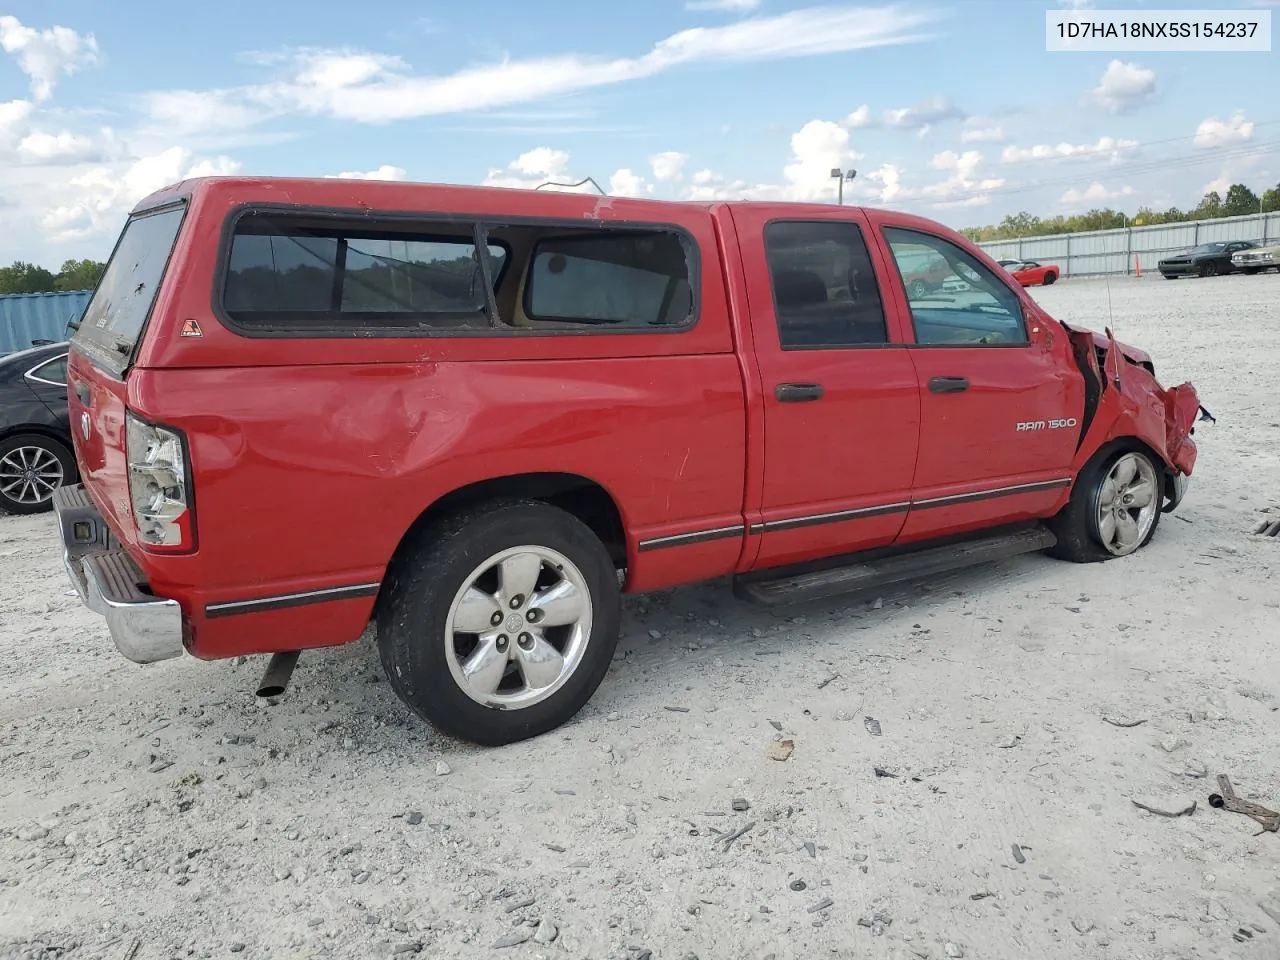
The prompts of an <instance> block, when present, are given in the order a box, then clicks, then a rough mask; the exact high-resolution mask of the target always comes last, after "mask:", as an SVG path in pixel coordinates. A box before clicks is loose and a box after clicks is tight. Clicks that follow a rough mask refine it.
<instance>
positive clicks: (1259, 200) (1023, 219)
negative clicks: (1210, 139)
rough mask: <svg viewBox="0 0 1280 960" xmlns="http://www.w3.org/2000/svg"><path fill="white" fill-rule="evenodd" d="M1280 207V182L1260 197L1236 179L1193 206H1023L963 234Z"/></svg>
mask: <svg viewBox="0 0 1280 960" xmlns="http://www.w3.org/2000/svg"><path fill="white" fill-rule="evenodd" d="M1277 210H1280V183H1277V184H1276V185H1275V186H1274V187H1272V188H1271V189H1270V190H1267V191H1265V192H1264V193H1263V194H1262V196H1261V197H1259V196H1258V195H1257V194H1256V193H1254V192H1253V191H1252V190H1250V189H1249V188H1248V187H1247V186H1245V185H1244V184H1243V183H1233V184H1232V185H1231V187H1230V189H1228V190H1227V195H1226V196H1225V197H1223V196H1222V195H1220V194H1219V193H1218V191H1217V190H1211V191H1209V192H1208V193H1206V194H1205V195H1204V196H1203V197H1202V198H1201V199H1200V203H1199V204H1198V205H1197V206H1195V207H1194V208H1193V209H1191V210H1180V209H1179V208H1177V207H1170V208H1169V209H1168V210H1153V209H1152V208H1151V207H1140V208H1139V209H1138V210H1137V212H1135V213H1133V214H1126V213H1124V212H1122V211H1120V210H1112V209H1110V208H1105V209H1095V210H1090V211H1089V212H1088V213H1078V214H1074V215H1073V216H1069V217H1064V216H1061V215H1059V216H1056V217H1037V216H1036V215H1035V214H1033V213H1028V212H1027V211H1025V210H1023V211H1022V212H1020V213H1011V214H1009V215H1008V216H1006V217H1005V218H1004V219H1003V220H1001V221H1000V222H999V223H997V224H993V225H991V226H986V227H964V228H963V229H961V230H960V232H961V233H962V234H964V235H965V236H966V237H968V238H969V239H970V240H973V241H975V242H979V243H981V242H985V241H988V240H1016V239H1018V238H1019V237H1041V236H1045V235H1047V234H1055V233H1085V232H1088V231H1090V230H1116V229H1120V228H1123V227H1139V226H1147V225H1150V224H1153V223H1187V222H1190V221H1192V220H1212V219H1214V218H1216V217H1239V216H1245V215H1246V214H1250V213H1270V212H1273V211H1277Z"/></svg>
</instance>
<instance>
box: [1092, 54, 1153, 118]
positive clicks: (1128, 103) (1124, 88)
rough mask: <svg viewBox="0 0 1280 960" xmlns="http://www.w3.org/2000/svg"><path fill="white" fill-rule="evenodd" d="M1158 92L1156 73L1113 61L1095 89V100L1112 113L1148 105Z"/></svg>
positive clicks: (1131, 64) (1132, 64)
mask: <svg viewBox="0 0 1280 960" xmlns="http://www.w3.org/2000/svg"><path fill="white" fill-rule="evenodd" d="M1155 92H1156V72H1155V71H1154V70H1148V69H1147V68H1145V67H1140V66H1138V65H1137V64H1136V63H1124V62H1122V61H1120V60H1112V61H1111V62H1110V63H1108V64H1107V69H1106V70H1104V71H1103V72H1102V79H1101V80H1099V81H1098V85H1097V86H1096V87H1094V89H1093V99H1094V100H1095V101H1096V102H1097V103H1099V104H1101V105H1102V106H1103V107H1105V108H1106V109H1107V110H1109V111H1111V112H1112V113H1124V112H1126V111H1128V110H1133V109H1136V108H1137V107H1139V106H1141V105H1142V104H1144V103H1146V102H1147V101H1148V100H1150V99H1151V97H1152V96H1153V95H1154V94H1155Z"/></svg>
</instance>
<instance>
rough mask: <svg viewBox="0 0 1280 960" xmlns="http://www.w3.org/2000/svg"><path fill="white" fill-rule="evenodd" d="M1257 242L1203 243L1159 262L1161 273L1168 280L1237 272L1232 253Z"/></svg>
mask: <svg viewBox="0 0 1280 960" xmlns="http://www.w3.org/2000/svg"><path fill="white" fill-rule="evenodd" d="M1255 246H1257V244H1253V243H1250V242H1249V241H1248V240H1229V241H1225V242H1223V241H1219V242H1217V243H1202V244H1200V245H1199V246H1198V247H1192V248H1191V249H1190V250H1188V251H1187V252H1186V253H1179V254H1177V255H1175V256H1172V257H1165V258H1164V259H1163V260H1161V261H1160V263H1159V264H1158V269H1159V270H1160V275H1161V276H1162V277H1164V278H1165V279H1166V280H1176V279H1177V278H1178V277H1216V276H1217V275H1218V274H1220V273H1235V272H1236V269H1237V268H1236V267H1235V265H1234V264H1232V262H1231V255H1232V254H1233V253H1236V252H1238V251H1240V250H1251V249H1253V248H1254V247H1255Z"/></svg>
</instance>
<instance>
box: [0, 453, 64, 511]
mask: <svg viewBox="0 0 1280 960" xmlns="http://www.w3.org/2000/svg"><path fill="white" fill-rule="evenodd" d="M75 480H76V458H75V457H74V456H73V455H72V453H71V451H70V450H68V449H67V447H66V446H65V445H64V444H62V443H59V442H58V441H57V440H54V439H53V438H52V437H46V436H44V435H43V434H39V433H20V434H18V435H17V436H13V437H8V438H7V439H5V440H4V441H0V511H4V512H5V513H15V514H28V513H44V512H45V511H46V510H49V509H51V508H52V507H53V491H54V490H56V489H58V487H61V486H64V485H66V484H68V483H74V482H75Z"/></svg>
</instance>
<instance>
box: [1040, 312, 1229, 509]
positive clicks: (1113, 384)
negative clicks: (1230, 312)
mask: <svg viewBox="0 0 1280 960" xmlns="http://www.w3.org/2000/svg"><path fill="white" fill-rule="evenodd" d="M1064 326H1066V328H1067V333H1068V336H1069V337H1070V338H1071V343H1072V347H1073V349H1074V351H1075V355H1076V361H1077V364H1078V365H1079V366H1080V368H1081V372H1082V373H1083V374H1084V376H1085V379H1086V391H1085V397H1086V400H1085V403H1086V410H1085V417H1084V419H1083V421H1082V423H1083V424H1084V429H1083V431H1082V433H1081V437H1080V444H1079V447H1078V448H1077V460H1078V462H1077V463H1076V468H1077V470H1078V469H1079V468H1081V467H1083V466H1084V463H1085V462H1086V461H1087V460H1088V459H1089V458H1090V457H1092V456H1093V455H1094V454H1096V453H1097V452H1098V451H1099V450H1100V449H1102V448H1103V447H1108V446H1111V445H1114V444H1116V443H1119V442H1121V441H1123V440H1126V439H1128V438H1136V439H1138V440H1140V441H1141V442H1142V443H1143V444H1145V445H1146V446H1147V447H1149V448H1150V449H1151V450H1152V451H1153V452H1154V453H1155V454H1156V455H1157V456H1159V457H1160V459H1161V460H1162V461H1163V464H1164V468H1165V473H1166V484H1165V499H1166V504H1165V508H1164V509H1165V510H1166V511H1169V510H1173V509H1175V508H1176V507H1177V506H1178V504H1179V503H1181V501H1182V498H1183V496H1184V495H1185V494H1186V489H1187V480H1188V478H1189V477H1190V476H1191V472H1192V471H1193V470H1194V469H1195V464H1196V455H1197V452H1198V450H1197V446H1196V441H1195V437H1194V434H1195V424H1196V419H1197V417H1200V419H1205V420H1212V419H1213V418H1212V416H1211V415H1210V414H1209V412H1208V411H1207V410H1205V409H1204V407H1203V406H1201V404H1200V397H1199V395H1198V394H1197V393H1196V388H1195V387H1194V386H1192V385H1191V384H1190V383H1182V384H1179V385H1178V386H1176V387H1163V386H1161V384H1160V381H1158V380H1157V379H1156V376H1155V368H1154V366H1153V364H1152V362H1151V358H1150V357H1149V356H1148V355H1147V354H1146V353H1144V352H1143V351H1141V350H1138V349H1136V348H1134V347H1130V346H1127V345H1126V344H1123V343H1120V342H1119V341H1117V340H1116V339H1115V336H1114V335H1113V334H1112V333H1111V331H1110V330H1107V331H1106V333H1105V334H1102V333H1097V332H1095V331H1093V330H1087V329H1085V328H1082V327H1073V326H1071V325H1070V324H1064ZM1202 413H1203V416H1201V414H1202Z"/></svg>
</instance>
